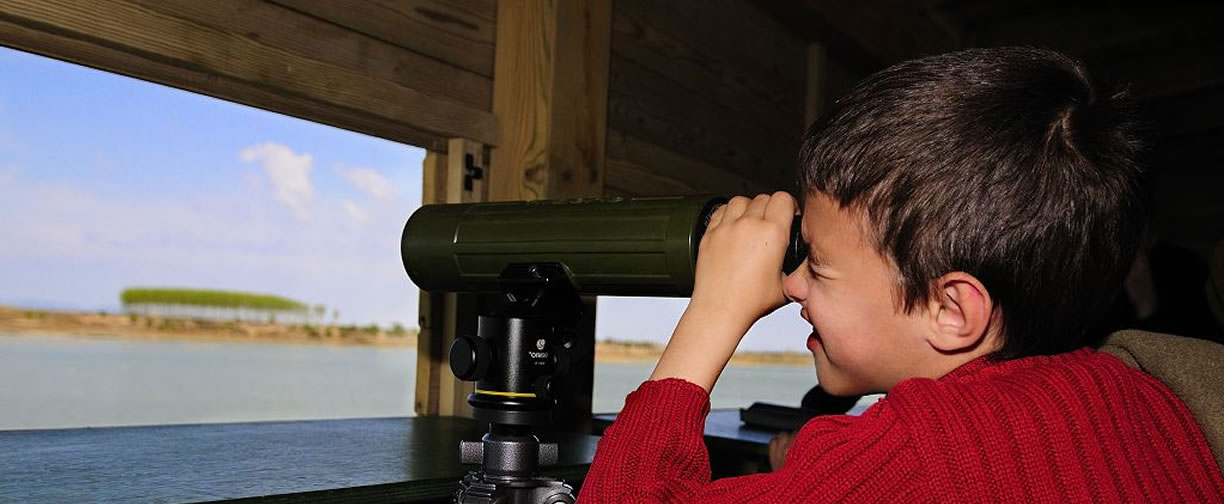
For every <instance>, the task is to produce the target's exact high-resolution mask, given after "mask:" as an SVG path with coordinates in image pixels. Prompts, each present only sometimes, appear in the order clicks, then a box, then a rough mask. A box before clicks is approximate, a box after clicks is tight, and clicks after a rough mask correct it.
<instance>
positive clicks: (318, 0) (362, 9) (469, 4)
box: [270, 0, 497, 98]
mask: <svg viewBox="0 0 1224 504" xmlns="http://www.w3.org/2000/svg"><path fill="white" fill-rule="evenodd" d="M270 1H272V2H275V3H277V4H280V5H284V6H286V7H289V8H292V9H294V10H297V11H299V12H304V13H307V14H311V15H313V16H315V17H318V18H319V19H322V20H326V21H329V22H332V23H336V24H338V25H341V26H344V27H346V28H349V29H352V30H354V31H358V32H361V33H365V34H367V35H370V36H371V37H374V38H377V39H379V40H384V41H387V42H389V43H392V44H395V45H398V46H400V47H403V48H405V49H410V50H412V51H415V52H419V53H421V54H424V55H426V56H430V57H433V58H437V59H438V60H439V61H442V62H445V63H448V64H451V65H454V66H457V67H459V68H463V69H465V70H469V71H472V72H476V73H478V74H480V75H483V76H485V77H488V78H490V79H492V78H493V39H494V37H495V32H496V23H497V4H496V2H495V1H494V0H467V1H463V2H458V1H454V0H363V1H360V2H353V1H348V0H270ZM490 93H491V92H490ZM489 98H491V94H490V97H489Z"/></svg>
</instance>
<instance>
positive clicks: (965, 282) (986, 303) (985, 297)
mask: <svg viewBox="0 0 1224 504" xmlns="http://www.w3.org/2000/svg"><path fill="white" fill-rule="evenodd" d="M933 287H934V295H933V296H931V299H930V301H928V303H929V304H928V309H929V310H928V313H929V314H930V323H931V331H930V332H929V333H928V336H927V342H928V343H930V345H931V346H932V347H934V348H935V349H936V350H939V351H941V352H945V353H956V352H961V351H965V350H972V349H974V348H976V347H977V346H978V345H979V344H981V343H982V342H983V341H984V340H985V339H986V336H987V332H988V331H989V329H990V323H991V319H992V315H993V313H994V304H993V303H992V302H991V300H990V293H989V292H987V291H986V287H985V286H983V285H982V282H979V281H978V279H977V278H975V277H974V276H973V275H970V274H968V273H965V272H963V271H954V272H952V273H948V274H946V275H944V276H941V277H939V278H938V279H936V280H935V282H934V285H933Z"/></svg>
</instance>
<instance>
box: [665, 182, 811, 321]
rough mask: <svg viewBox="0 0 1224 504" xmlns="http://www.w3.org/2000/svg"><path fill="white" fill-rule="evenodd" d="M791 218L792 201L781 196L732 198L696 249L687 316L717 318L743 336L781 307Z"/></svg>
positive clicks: (792, 212) (721, 209)
mask: <svg viewBox="0 0 1224 504" xmlns="http://www.w3.org/2000/svg"><path fill="white" fill-rule="evenodd" d="M794 217H795V199H794V198H793V197H791V195H790V194H787V193H785V192H781V191H779V192H776V193H774V194H773V195H768V194H761V195H758V196H757V197H756V198H753V199H752V200H749V199H748V198H745V197H743V196H736V197H735V198H732V199H731V201H729V202H727V204H726V205H723V206H722V207H720V208H719V209H718V210H716V211H715V212H714V214H713V215H712V216H711V217H710V225H709V226H708V227H707V228H706V233H705V236H703V237H702V238H701V244H700V248H699V249H698V254H697V271H696V277H695V281H694V285H693V296H692V300H691V301H689V310H690V311H691V310H705V311H708V312H711V313H710V315H713V314H719V315H720V318H723V319H724V322H727V323H732V324H734V325H736V326H744V331H747V330H748V327H750V326H751V325H752V324H753V323H755V322H756V321H757V319H759V318H761V317H763V316H765V315H768V314H769V313H770V312H772V311H774V310H775V309H777V308H778V307H779V306H782V305H783V304H785V303H786V298H785V296H784V295H783V294H782V278H783V275H782V259H783V256H784V255H785V253H786V245H787V241H789V240H790V229H791V221H792V220H793V219H794ZM740 336H743V335H742V334H741V335H740Z"/></svg>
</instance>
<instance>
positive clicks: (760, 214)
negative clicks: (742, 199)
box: [744, 194, 769, 219]
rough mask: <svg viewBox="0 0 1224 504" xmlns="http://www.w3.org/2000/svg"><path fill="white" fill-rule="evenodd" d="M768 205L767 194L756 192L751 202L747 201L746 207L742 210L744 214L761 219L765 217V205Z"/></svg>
mask: <svg viewBox="0 0 1224 504" xmlns="http://www.w3.org/2000/svg"><path fill="white" fill-rule="evenodd" d="M768 205H769V195H768V194H758V195H757V196H756V197H755V198H752V202H750V203H748V208H747V209H745V210H744V216H745V217H754V218H757V219H763V218H765V207H766V206H768Z"/></svg>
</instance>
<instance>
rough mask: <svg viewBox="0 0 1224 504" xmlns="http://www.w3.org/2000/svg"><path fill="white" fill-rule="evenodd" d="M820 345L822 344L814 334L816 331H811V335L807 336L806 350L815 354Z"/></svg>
mask: <svg viewBox="0 0 1224 504" xmlns="http://www.w3.org/2000/svg"><path fill="white" fill-rule="evenodd" d="M822 343H823V342H821V341H820V335H819V334H816V331H812V334H809V335H808V339H807V348H808V350H810V351H812V352H815V351H816V350H818V349H820V346H821V344H822Z"/></svg>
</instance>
